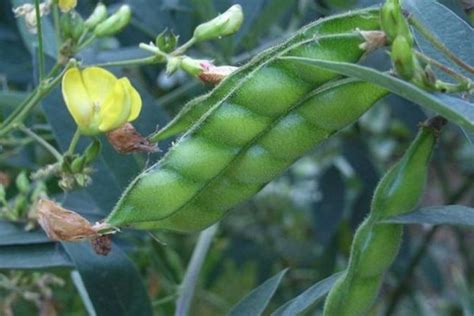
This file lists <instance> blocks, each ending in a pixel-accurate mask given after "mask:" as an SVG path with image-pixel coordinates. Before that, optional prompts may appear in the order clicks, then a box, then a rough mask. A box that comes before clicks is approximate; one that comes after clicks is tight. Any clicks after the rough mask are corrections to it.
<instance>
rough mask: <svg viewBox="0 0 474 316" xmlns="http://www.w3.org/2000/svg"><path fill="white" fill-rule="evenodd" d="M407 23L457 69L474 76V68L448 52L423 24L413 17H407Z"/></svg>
mask: <svg viewBox="0 0 474 316" xmlns="http://www.w3.org/2000/svg"><path fill="white" fill-rule="evenodd" d="M408 22H410V24H411V25H413V26H414V27H415V28H416V29H417V30H418V32H420V33H421V35H423V36H424V37H425V38H426V39H427V40H428V41H430V42H431V44H433V46H434V47H436V48H437V49H439V50H440V51H441V52H442V53H443V54H444V55H445V56H446V57H448V58H449V59H451V60H452V61H453V62H454V63H455V64H457V65H458V66H459V67H461V68H463V69H465V70H466V71H468V72H470V73H472V74H474V67H473V66H470V65H468V64H466V63H465V62H464V61H462V60H461V59H460V58H459V57H458V56H456V54H454V53H453V52H452V51H450V50H449V48H447V47H446V46H445V45H444V44H443V43H442V42H440V41H439V40H438V39H437V38H436V36H434V35H433V34H431V32H430V31H429V30H427V29H426V28H425V27H424V26H423V24H422V23H421V22H420V21H418V20H417V19H416V18H415V17H414V16H413V15H410V16H409V17H408Z"/></svg>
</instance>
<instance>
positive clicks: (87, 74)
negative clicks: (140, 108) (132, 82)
mask: <svg viewBox="0 0 474 316" xmlns="http://www.w3.org/2000/svg"><path fill="white" fill-rule="evenodd" d="M82 78H83V80H84V85H85V86H86V89H87V93H89V96H90V98H91V100H92V101H93V102H94V104H102V102H104V101H105V98H106V97H107V96H108V95H109V94H110V91H112V89H113V88H114V86H115V83H116V82H117V78H115V76H114V75H113V74H112V73H111V72H109V71H107V70H105V69H103V68H99V67H89V68H86V69H84V70H83V71H82Z"/></svg>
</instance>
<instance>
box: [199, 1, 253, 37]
mask: <svg viewBox="0 0 474 316" xmlns="http://www.w3.org/2000/svg"><path fill="white" fill-rule="evenodd" d="M243 19H244V15H243V12H242V7H241V6H240V5H238V4H235V5H233V6H231V7H230V8H229V9H227V11H225V12H224V13H222V14H221V15H219V16H217V17H215V18H214V19H212V20H210V21H208V22H206V23H203V24H201V25H199V26H198V27H196V29H195V30H194V35H193V38H194V39H195V40H196V41H197V42H200V41H205V40H209V39H213V38H218V37H221V36H227V35H231V34H234V33H235V32H237V31H238V30H239V28H240V25H241V24H242V21H243Z"/></svg>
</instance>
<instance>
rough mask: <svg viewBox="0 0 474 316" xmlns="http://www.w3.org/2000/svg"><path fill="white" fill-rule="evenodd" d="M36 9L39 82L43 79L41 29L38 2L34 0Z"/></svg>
mask: <svg viewBox="0 0 474 316" xmlns="http://www.w3.org/2000/svg"><path fill="white" fill-rule="evenodd" d="M35 11H36V30H37V33H38V68H39V82H40V83H41V81H42V80H43V79H44V51H43V33H42V29H41V12H40V2H39V0H35Z"/></svg>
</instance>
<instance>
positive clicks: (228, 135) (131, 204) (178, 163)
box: [107, 79, 387, 231]
mask: <svg viewBox="0 0 474 316" xmlns="http://www.w3.org/2000/svg"><path fill="white" fill-rule="evenodd" d="M386 93H387V91H386V90H384V89H383V88H379V87H377V86H374V85H372V84H369V83H366V82H362V81H358V80H353V79H342V80H338V81H335V82H331V83H328V84H326V85H324V86H323V87H321V88H319V89H316V90H315V91H313V92H312V93H310V94H309V95H307V96H306V97H305V98H303V99H302V100H301V101H298V102H295V103H294V104H293V105H290V106H287V108H286V109H281V110H280V111H281V112H280V113H275V112H274V111H270V108H268V109H266V108H265V107H263V109H265V110H261V111H260V113H256V112H255V111H254V110H253V109H252V108H253V104H252V103H250V104H249V106H246V105H245V104H239V105H238V104H236V103H233V102H232V103H227V104H225V105H224V106H221V107H219V108H218V109H217V110H216V111H215V112H213V113H212V115H209V116H208V117H207V118H206V119H205V120H203V121H201V123H200V124H199V125H197V126H195V127H194V128H193V130H192V132H190V133H189V134H186V135H185V136H184V137H183V138H182V139H181V140H180V141H179V143H178V144H177V145H176V146H174V147H173V148H172V149H171V150H170V151H169V153H167V155H165V157H164V158H163V159H162V160H161V161H160V162H159V163H158V165H156V166H154V167H152V168H151V169H149V170H148V171H147V172H146V173H144V174H143V175H141V176H140V178H139V179H138V180H137V181H136V182H135V183H134V185H133V187H132V188H131V189H129V191H128V192H127V193H126V194H125V195H124V196H123V197H122V200H121V201H120V202H119V204H118V208H116V210H115V213H112V214H111V215H110V217H109V218H108V219H107V223H109V224H111V225H114V226H117V225H124V224H130V225H132V226H134V227H140V228H165V229H170V230H178V231H194V230H198V229H202V228H204V227H206V226H209V225H211V224H212V223H214V222H215V221H217V220H219V219H220V218H222V216H223V215H224V214H225V213H226V211H227V210H228V209H229V208H231V207H233V206H235V205H236V204H238V203H239V202H242V201H243V200H245V199H248V198H250V197H251V196H252V195H254V194H255V193H257V192H258V191H259V190H260V189H261V188H262V187H263V186H264V185H265V184H266V183H268V182H269V181H271V180H272V179H273V178H275V177H276V176H278V175H279V174H281V173H282V172H283V171H284V170H285V169H286V168H287V167H288V166H289V165H291V164H292V163H293V162H294V161H295V160H296V159H298V158H299V157H300V156H301V155H302V154H303V153H305V152H306V151H308V150H309V149H311V148H312V147H313V146H314V145H316V144H318V143H319V142H321V141H323V140H325V139H326V138H327V137H329V136H330V135H332V134H334V133H335V132H337V131H339V130H340V129H342V128H343V127H345V126H347V125H348V124H350V123H352V122H354V121H355V120H356V119H358V118H359V117H360V116H361V115H362V114H363V113H364V112H365V111H366V110H367V109H369V108H370V107H371V105H372V104H374V103H375V102H376V101H377V100H378V99H380V98H381V97H382V96H384V95H385V94H386ZM348 108H349V109H350V110H348ZM229 113H230V114H229ZM263 113H265V114H263ZM229 115H231V116H232V115H236V116H238V117H241V118H243V117H246V116H250V117H253V119H252V120H248V122H247V120H241V121H240V124H239V125H238V126H232V124H227V125H225V124H224V123H225V122H227V121H228V116H229ZM257 118H258V119H257ZM216 120H218V121H222V123H221V124H220V125H219V126H220V128H215V127H216V125H215V121H216ZM238 121H239V120H236V122H238ZM239 127H240V128H245V129H246V131H245V133H244V134H245V135H244V136H242V138H239V139H238V140H236V139H235V138H234V137H232V135H233V133H235V132H238V130H236V129H237V128H239ZM252 131H253V132H252ZM144 210H146V212H145V211H144Z"/></svg>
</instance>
